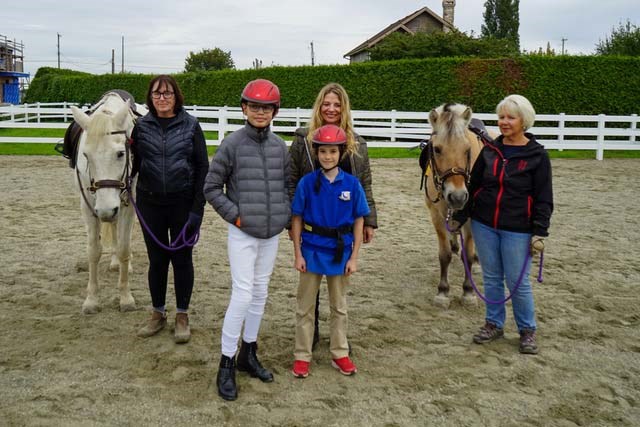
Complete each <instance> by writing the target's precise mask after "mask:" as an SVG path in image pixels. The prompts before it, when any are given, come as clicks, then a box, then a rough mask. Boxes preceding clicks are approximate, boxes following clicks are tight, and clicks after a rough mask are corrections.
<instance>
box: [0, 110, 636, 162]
mask: <svg viewBox="0 0 640 427" xmlns="http://www.w3.org/2000/svg"><path fill="white" fill-rule="evenodd" d="M71 105H74V104H71V103H36V104H22V105H4V106H0V128H58V129H64V128H66V127H67V126H68V122H69V121H70V120H71V119H72V115H71V111H70V110H69V107H70V106H71ZM83 107H84V108H88V106H83ZM185 108H186V109H187V111H189V113H190V114H192V115H194V116H195V117H197V118H198V119H199V120H200V123H201V126H202V129H203V130H205V131H214V132H217V134H218V138H217V139H215V140H207V144H208V145H218V144H220V142H221V141H222V139H223V138H224V136H225V135H227V134H229V133H230V132H233V131H235V130H237V129H239V128H241V127H242V126H243V120H244V117H243V115H242V111H241V109H240V108H239V107H207V106H197V105H191V106H187V107H185ZM310 114H311V110H310V109H302V108H282V109H280V111H279V113H278V115H277V116H276V118H275V120H274V123H273V131H274V132H276V133H277V134H279V135H280V136H282V137H283V138H285V139H286V140H291V138H292V137H293V133H294V131H295V130H296V129H297V128H299V127H301V126H304V125H305V123H306V121H307V120H308V118H309V116H310ZM427 116H428V112H424V111H422V112H408V111H395V110H392V111H362V110H354V111H353V120H354V128H355V130H356V132H357V133H358V134H360V135H362V136H363V137H364V138H365V139H366V140H367V141H368V144H369V146H370V147H398V148H410V147H415V146H416V145H418V143H419V142H420V141H421V140H424V139H426V138H428V137H429V135H430V134H431V127H430V125H429V123H428V121H427ZM474 116H475V117H476V118H479V119H481V120H483V121H485V123H486V124H487V128H488V129H490V130H497V127H496V116H495V114H493V113H491V114H488V113H479V114H474ZM536 122H537V123H538V126H535V127H533V128H532V129H531V132H532V133H534V134H535V135H536V136H537V138H538V140H539V141H540V142H541V143H542V144H543V145H544V146H545V147H546V148H549V149H559V150H568V149H573V150H595V151H596V158H597V159H598V160H602V159H603V157H604V151H605V150H640V130H639V129H638V115H637V114H633V115H630V116H607V115H604V114H599V115H592V116H582V115H569V114H565V113H560V114H539V115H538V116H537V117H536ZM59 140H60V138H50V137H49V138H48V137H1V136H0V143H2V142H20V143H33V142H40V143H42V142H45V143H51V142H58V141H59Z"/></svg>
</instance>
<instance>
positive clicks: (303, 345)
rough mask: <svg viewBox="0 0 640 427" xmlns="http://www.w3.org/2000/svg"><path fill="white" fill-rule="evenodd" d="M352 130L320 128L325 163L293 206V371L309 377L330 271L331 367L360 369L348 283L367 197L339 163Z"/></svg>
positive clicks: (316, 142)
mask: <svg viewBox="0 0 640 427" xmlns="http://www.w3.org/2000/svg"><path fill="white" fill-rule="evenodd" d="M346 141H347V135H346V133H345V132H344V130H343V129H342V128H340V127H338V126H335V125H325V126H322V127H320V128H319V129H318V130H317V131H316V132H315V133H314V135H313V138H312V143H313V149H314V151H315V154H316V157H317V158H318V161H319V163H320V168H318V169H317V170H316V171H314V172H311V173H309V174H307V175H305V176H304V177H303V178H302V179H301V180H300V182H299V183H298V186H297V188H296V191H295V196H294V199H293V205H292V207H291V211H292V215H293V217H292V220H291V229H292V231H293V236H292V237H293V246H294V250H295V267H296V270H298V271H299V272H300V284H299V285H298V297H297V303H298V308H297V310H296V348H295V353H294V357H295V361H294V363H293V375H295V376H296V377H298V378H306V377H307V376H308V375H309V365H310V363H311V347H312V341H313V328H314V327H313V325H314V319H315V304H316V295H317V294H318V288H319V286H320V281H321V280H322V276H323V275H325V276H327V285H328V288H329V305H330V307H331V320H330V325H331V326H330V327H331V340H330V351H331V358H332V359H333V361H332V366H333V367H334V368H336V369H338V370H339V371H340V372H341V373H342V374H344V375H353V374H355V373H356V372H357V369H356V367H355V365H354V364H353V362H351V359H350V358H349V346H348V342H347V286H348V284H349V276H350V275H351V274H352V273H354V272H355V271H356V270H357V259H358V251H359V250H360V245H361V244H362V235H363V231H362V230H363V226H364V218H363V217H365V216H367V215H369V213H370V211H369V206H368V205H367V199H366V196H365V193H364V190H363V189H362V186H361V185H360V182H359V181H358V178H356V177H354V176H353V175H351V174H348V173H345V172H344V171H342V170H341V169H340V168H339V167H338V163H339V162H340V158H341V157H342V155H343V154H344V148H345V144H346Z"/></svg>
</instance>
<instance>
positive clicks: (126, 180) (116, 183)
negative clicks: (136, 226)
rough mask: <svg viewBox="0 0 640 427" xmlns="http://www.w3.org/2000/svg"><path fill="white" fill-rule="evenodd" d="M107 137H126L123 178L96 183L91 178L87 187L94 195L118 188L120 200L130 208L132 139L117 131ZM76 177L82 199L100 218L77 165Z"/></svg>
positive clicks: (102, 180) (94, 214)
mask: <svg viewBox="0 0 640 427" xmlns="http://www.w3.org/2000/svg"><path fill="white" fill-rule="evenodd" d="M107 135H124V136H125V138H126V140H125V143H124V151H125V155H126V160H125V164H124V170H123V171H122V176H121V177H120V179H119V180H116V179H101V180H99V181H94V180H93V178H91V177H89V178H90V185H89V187H87V190H89V191H90V192H91V193H92V194H95V192H96V191H98V190H100V189H102V188H116V189H119V190H120V199H121V200H122V203H123V204H124V205H125V206H129V194H130V192H131V174H130V169H129V159H130V158H131V154H130V150H131V149H130V148H129V145H130V138H129V137H128V136H127V131H126V130H116V131H113V132H109V133H107ZM76 176H77V177H78V186H79V187H80V194H82V198H83V199H84V202H85V203H86V204H87V207H88V208H89V210H90V211H91V213H92V214H93V216H94V217H95V218H98V215H96V213H95V212H94V210H93V207H92V206H91V203H89V199H88V198H87V195H86V194H85V192H84V189H83V188H82V183H81V182H80V171H78V165H77V163H76Z"/></svg>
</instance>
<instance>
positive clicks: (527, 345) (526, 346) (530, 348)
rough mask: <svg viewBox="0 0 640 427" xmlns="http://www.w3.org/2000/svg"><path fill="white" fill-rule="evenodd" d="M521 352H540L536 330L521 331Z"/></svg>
mask: <svg viewBox="0 0 640 427" xmlns="http://www.w3.org/2000/svg"><path fill="white" fill-rule="evenodd" d="M520 353H522V354H538V345H537V344H536V331H535V330H533V329H523V330H522V332H520Z"/></svg>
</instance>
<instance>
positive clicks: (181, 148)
mask: <svg viewBox="0 0 640 427" xmlns="http://www.w3.org/2000/svg"><path fill="white" fill-rule="evenodd" d="M136 127H137V135H136V140H135V142H134V143H135V144H136V145H137V147H136V153H137V154H138V156H140V171H139V172H138V185H137V190H138V191H141V192H142V193H146V194H147V195H153V196H158V195H161V196H172V195H174V196H175V195H178V194H180V193H182V194H180V195H181V196H183V197H188V198H191V197H193V194H191V193H192V192H193V187H194V170H193V139H194V135H195V132H196V129H197V127H198V120H197V119H196V118H195V117H193V116H191V115H189V114H187V113H186V112H185V111H184V110H181V111H180V112H179V113H178V114H177V115H176V116H175V117H174V119H173V120H172V121H171V122H170V123H169V125H168V126H167V127H166V129H164V130H163V129H162V126H160V123H158V121H157V119H156V118H155V117H154V116H153V115H152V114H151V113H149V114H147V115H146V116H144V117H142V118H141V119H139V120H138V122H137V123H136Z"/></svg>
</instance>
